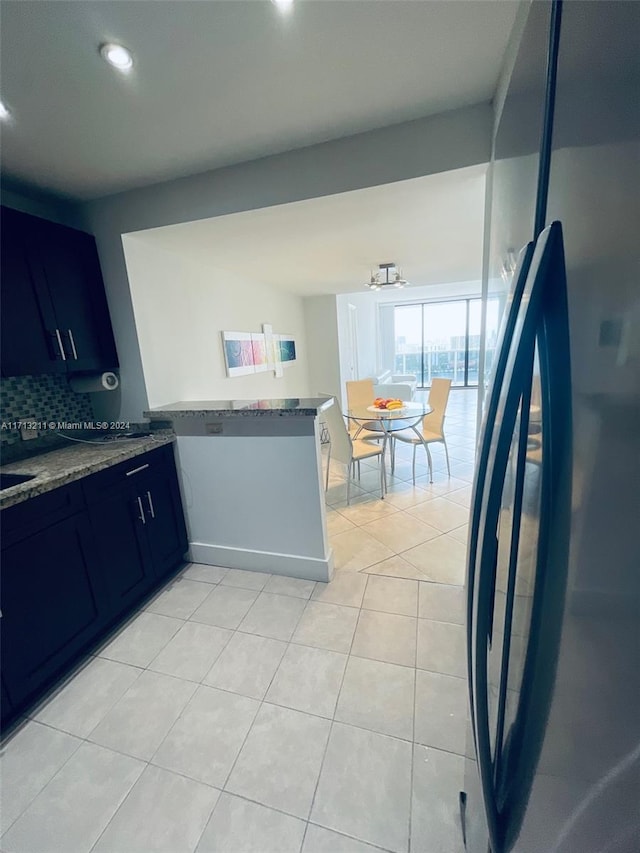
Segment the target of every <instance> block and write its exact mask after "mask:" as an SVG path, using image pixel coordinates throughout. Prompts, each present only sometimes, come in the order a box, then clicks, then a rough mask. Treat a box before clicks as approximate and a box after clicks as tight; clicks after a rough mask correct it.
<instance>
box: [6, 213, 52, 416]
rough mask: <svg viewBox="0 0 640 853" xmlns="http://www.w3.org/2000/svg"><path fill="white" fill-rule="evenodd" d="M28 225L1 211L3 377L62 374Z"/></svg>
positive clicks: (28, 219)
mask: <svg viewBox="0 0 640 853" xmlns="http://www.w3.org/2000/svg"><path fill="white" fill-rule="evenodd" d="M31 222H32V217H29V216H27V215H26V214H23V213H19V212H17V211H15V210H10V209H9V208H5V207H3V208H2V220H1V222H0V235H1V241H2V246H1V251H0V261H1V267H2V269H1V272H0V282H1V284H2V305H1V309H2V310H1V312H0V316H1V318H2V375H3V376H25V375H38V374H41V373H56V372H62V371H64V370H66V366H65V363H64V361H63V360H62V357H61V352H60V349H59V344H58V341H57V339H56V338H55V337H54V331H53V328H52V329H51V333H50V332H49V330H48V328H47V318H46V316H45V315H46V313H47V311H46V305H43V303H42V301H41V300H40V299H39V298H38V294H37V293H36V288H35V282H34V279H33V276H32V271H31V268H30V266H29V260H28V253H29V245H28V228H29V225H30V223H31ZM50 312H51V307H50V306H49V313H50ZM25 414H29V413H28V412H25Z"/></svg>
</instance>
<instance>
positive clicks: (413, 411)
mask: <svg viewBox="0 0 640 853" xmlns="http://www.w3.org/2000/svg"><path fill="white" fill-rule="evenodd" d="M432 411H433V408H432V407H431V406H430V405H429V404H428V403H417V402H410V403H409V402H406V403H405V404H404V405H403V407H402V408H401V409H377V408H375V406H354V407H353V408H351V409H347V410H346V412H345V415H346V416H347V418H349V420H350V421H353V422H354V425H357V426H359V427H360V428H361V429H362V430H367V431H368V432H382V433H384V435H385V437H386V436H387V435H389V434H390V433H394V432H397V431H398V430H401V429H410V428H413V429H415V428H416V427H417V426H418V424H419V423H420V421H421V420H422V418H423V417H424V416H425V415H428V414H429V413H430V412H432ZM357 437H358V434H357V433H356V434H355V435H354V438H357Z"/></svg>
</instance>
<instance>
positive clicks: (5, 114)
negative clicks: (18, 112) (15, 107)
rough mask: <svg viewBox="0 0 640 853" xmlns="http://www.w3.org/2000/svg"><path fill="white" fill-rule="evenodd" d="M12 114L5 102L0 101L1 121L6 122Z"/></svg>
mask: <svg viewBox="0 0 640 853" xmlns="http://www.w3.org/2000/svg"><path fill="white" fill-rule="evenodd" d="M10 115H11V113H10V112H9V107H7V105H6V104H5V103H4V101H0V121H4V120H5V119H8V118H9V116H10Z"/></svg>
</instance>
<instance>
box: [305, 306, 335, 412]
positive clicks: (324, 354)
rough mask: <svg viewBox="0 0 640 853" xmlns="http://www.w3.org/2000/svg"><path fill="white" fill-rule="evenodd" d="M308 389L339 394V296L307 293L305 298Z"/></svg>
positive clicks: (312, 393)
mask: <svg viewBox="0 0 640 853" xmlns="http://www.w3.org/2000/svg"><path fill="white" fill-rule="evenodd" d="M303 308H304V320H305V329H306V333H307V356H308V368H309V389H310V393H311V395H312V396H315V395H316V394H318V393H321V392H324V393H327V394H333V395H335V396H337V397H338V398H339V396H340V356H339V343H338V313H337V307H336V297H335V296H334V295H333V294H329V295H326V296H308V297H306V298H305V299H303Z"/></svg>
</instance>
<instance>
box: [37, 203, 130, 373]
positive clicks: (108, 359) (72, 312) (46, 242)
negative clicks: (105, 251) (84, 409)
mask: <svg viewBox="0 0 640 853" xmlns="http://www.w3.org/2000/svg"><path fill="white" fill-rule="evenodd" d="M38 231H39V245H40V264H41V274H42V276H43V277H44V281H45V282H46V287H47V290H48V293H49V296H50V298H51V302H52V304H53V310H54V313H55V318H56V328H57V329H59V332H60V336H61V338H62V342H63V346H64V349H65V354H66V366H67V371H68V372H70V373H72V372H74V371H92V370H105V369H112V368H114V367H117V366H118V359H117V356H116V351H115V344H114V342H113V334H112V331H111V321H110V318H109V311H108V307H107V302H106V298H105V294H104V285H103V282H102V275H101V272H100V265H99V262H98V254H97V250H96V245H95V240H94V239H93V237H91V235H90V234H85V233H83V232H82V231H76V230H74V229H72V228H65V227H64V226H62V225H57V224H56V223H53V222H46V221H45V220H39V221H38Z"/></svg>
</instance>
